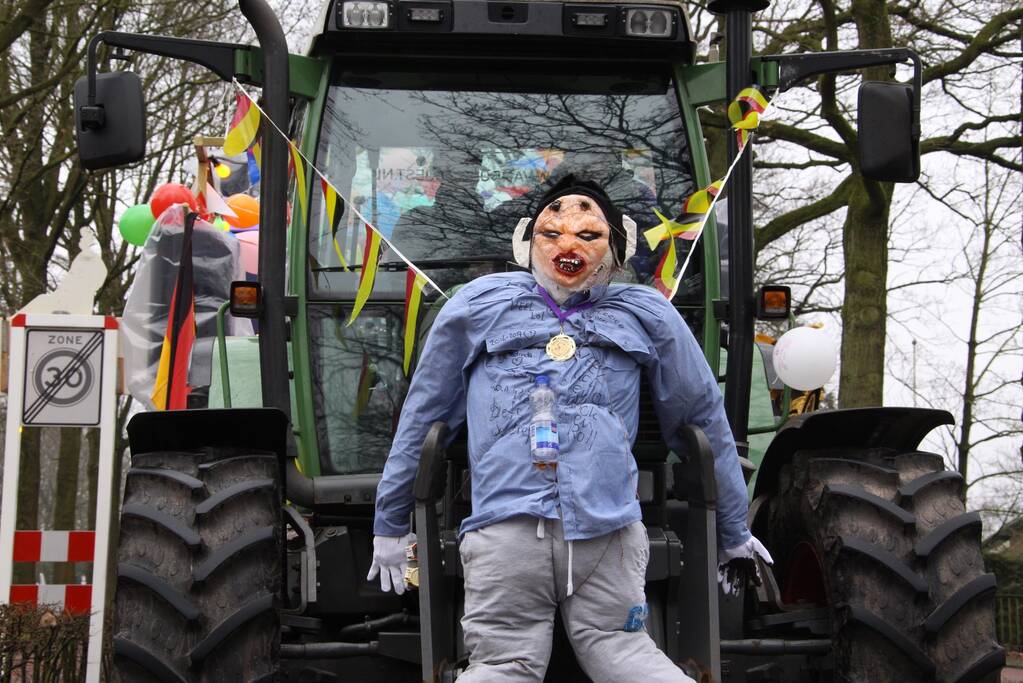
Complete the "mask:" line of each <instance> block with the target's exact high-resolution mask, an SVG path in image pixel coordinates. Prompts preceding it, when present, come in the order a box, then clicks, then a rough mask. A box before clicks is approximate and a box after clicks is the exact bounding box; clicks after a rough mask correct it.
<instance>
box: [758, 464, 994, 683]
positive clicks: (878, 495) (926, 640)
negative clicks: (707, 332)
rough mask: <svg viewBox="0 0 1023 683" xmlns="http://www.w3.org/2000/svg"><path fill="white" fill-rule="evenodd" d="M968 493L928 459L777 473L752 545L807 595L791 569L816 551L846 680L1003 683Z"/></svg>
mask: <svg viewBox="0 0 1023 683" xmlns="http://www.w3.org/2000/svg"><path fill="white" fill-rule="evenodd" d="M836 461H847V463H848V464H845V465H843V464H842V463H841V462H836ZM893 475H894V476H893ZM961 492H962V478H961V477H960V476H959V475H958V474H957V473H954V472H946V471H945V469H944V459H943V458H942V457H941V456H939V455H936V454H933V453H927V452H923V451H908V452H896V451H893V450H891V449H860V450H856V449H840V448H834V449H819V450H804V451H798V452H796V453H795V454H794V455H793V458H792V461H791V463H789V464H787V465H785V466H784V467H783V468H782V469H781V470H780V471H779V475H778V479H777V492H776V494H775V495H774V496H773V499H772V500H771V501H770V502H769V503H768V504H767V505H768V511H767V513H766V514H762V515H758V519H757V520H756V525H757V529H754V534H758V533H760V534H763V536H761V538H764V537H766V538H769V539H770V542H769V543H768V548H770V549H771V552H772V554H775V553H776V551H777V554H775V560H776V564H775V571H776V573H780V576H779V585H785V586H788V585H796V586H799V585H801V584H800V581H802V580H803V579H804V577H802V575H801V574H800V575H798V576H796V578H795V579H794V580H795V581H796V583H795V584H787V583H786V581H785V579H786V574H785V572H786V571H787V570H788V565H787V564H786V560H787V559H788V558H789V557H793V558H795V557H796V555H792V554H791V553H792V552H793V551H794V550H796V549H798V548H802V547H804V545H803V544H810V546H811V547H812V548H813V549H814V553H815V554H816V555H817V557H818V560H819V562H820V569H821V572H822V577H821V578H822V580H823V581H824V584H825V593H824V594H825V595H826V596H827V602H828V604H830V605H831V606H832V608H833V610H834V614H835V626H834V631H833V633H834V635H833V639H834V649H833V652H834V665H835V669H836V672H835V673H836V676H835V679H836V680H839V681H844V682H847V683H867V682H868V681H882V680H883V681H896V680H897V681H900V682H901V681H906V682H907V683H916V682H917V681H919V682H920V683H923V682H924V681H933V682H934V683H967V682H970V683H979V682H981V681H983V682H984V683H997V680H998V678H997V676H998V670H999V669H1000V668H1001V667H1002V665H1003V664H1004V659H1005V657H1004V652H1003V651H1002V650H1001V648H1000V647H999V646H998V644H997V642H996V637H995V623H994V609H993V607H994V598H993V596H994V589H995V582H994V577H993V576H991V575H990V574H987V573H986V572H985V569H984V565H983V560H982V558H981V554H980V524H981V520H980V515H979V513H976V512H967V511H966V510H965V508H964V505H963V502H962V499H961V497H960V495H961ZM798 556H799V557H805V553H804V551H803V550H799V551H798ZM779 560H780V562H779ZM800 562H803V560H800ZM799 566H800V567H801V569H800V571H803V570H805V565H803V564H800V565H799ZM794 576H795V575H794ZM896 578H897V579H898V580H896ZM811 584H812V581H811V582H810V583H808V584H806V585H811ZM796 595H797V597H798V592H797V593H796ZM978 653H984V654H981V655H978Z"/></svg>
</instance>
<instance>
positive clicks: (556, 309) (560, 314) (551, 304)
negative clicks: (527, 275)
mask: <svg viewBox="0 0 1023 683" xmlns="http://www.w3.org/2000/svg"><path fill="white" fill-rule="evenodd" d="M536 291H538V292H540V296H542V297H543V300H544V301H546V302H547V306H548V308H550V309H551V312H552V313H553V314H554V315H555V316H557V318H558V322H559V323H561V324H562V325H564V324H565V321H566V320H568V317H569V316H570V315H572V314H573V313H578V312H579V311H585V310H586V309H587V308H590V307H592V306H593V302H592V301H588V300H587V301H584V302H582V303H581V304H579V305H578V306H573V307H572V308H570V309H568V310H567V311H563V310H561V307H560V306H558V304H557V302H555V301H554V299H552V298H551V295H550V294H548V293H547V290H546V289H544V288H543V287H541V286H540V285H537V286H536Z"/></svg>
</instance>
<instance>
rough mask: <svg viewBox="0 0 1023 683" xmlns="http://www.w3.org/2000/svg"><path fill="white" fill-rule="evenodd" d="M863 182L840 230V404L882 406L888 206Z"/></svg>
mask: <svg viewBox="0 0 1023 683" xmlns="http://www.w3.org/2000/svg"><path fill="white" fill-rule="evenodd" d="M869 182H871V181H865V180H863V179H858V181H857V182H853V184H852V186H851V188H850V192H849V211H848V213H847V214H846V218H845V226H844V227H843V233H842V245H843V251H844V253H845V301H844V303H843V306H842V371H841V375H840V377H839V385H838V386H839V393H838V406H839V407H840V408H857V407H861V406H879V405H881V402H882V398H883V391H884V340H885V321H886V318H887V315H888V303H887V298H886V297H887V291H886V287H885V284H886V282H887V279H888V210H889V207H890V205H891V200H890V195H888V193H887V192H884V190H883V189H881V188H880V186H879V185H876V184H875V187H876V188H877V189H878V190H880V191H879V192H878V193H875V196H876V194H882V195H884V201H877V199H875V198H872V196H871V193H870V192H868V190H867V188H866V187H865V183H869Z"/></svg>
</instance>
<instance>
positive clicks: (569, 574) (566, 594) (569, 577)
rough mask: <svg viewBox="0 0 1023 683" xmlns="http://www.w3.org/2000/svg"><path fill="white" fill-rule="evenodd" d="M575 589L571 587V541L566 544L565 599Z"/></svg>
mask: <svg viewBox="0 0 1023 683" xmlns="http://www.w3.org/2000/svg"><path fill="white" fill-rule="evenodd" d="M574 590H575V588H574V587H573V586H572V541H569V542H568V586H566V590H565V597H568V596H569V595H571V594H572V592H573V591H574Z"/></svg>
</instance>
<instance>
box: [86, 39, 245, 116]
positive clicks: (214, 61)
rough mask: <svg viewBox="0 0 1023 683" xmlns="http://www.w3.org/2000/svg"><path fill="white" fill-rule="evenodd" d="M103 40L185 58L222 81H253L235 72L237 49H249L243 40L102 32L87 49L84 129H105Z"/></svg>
mask: <svg viewBox="0 0 1023 683" xmlns="http://www.w3.org/2000/svg"><path fill="white" fill-rule="evenodd" d="M100 43H105V44H107V45H109V46H111V47H119V48H124V49H128V50H134V51H135V52H144V53H147V54H151V55H160V56H162V57H172V58H174V59H183V60H185V61H188V62H193V63H195V64H198V65H200V66H204V67H206V68H207V69H209V70H210V71H212V72H213V73H215V74H216V75H217V76H219V77H220V78H221V79H222V80H225V81H230V80H231V79H232V78H237V79H238V80H239V81H241V82H242V83H249V82H251V80H250V79H249V77H248V76H247V75H246V74H241V73H237V72H236V71H235V58H234V56H235V52H236V51H237V50H249V49H251V48H250V47H249V46H248V45H242V44H240V43H217V42H213V41H209V40H190V39H187V38H167V37H164V36H147V35H142V34H138V33H123V32H121V31H103V32H102V33H98V34H96V35H95V36H93V38H92V40H90V41H89V46H88V49H87V52H86V72H87V74H88V79H89V87H88V93H87V95H86V106H84V107H82V110H81V120H82V126H83V127H84V128H93V129H95V128H102V127H103V124H104V122H105V118H106V117H105V114H104V112H103V107H102V105H97V104H96V50H97V48H98V47H99V44H100Z"/></svg>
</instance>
